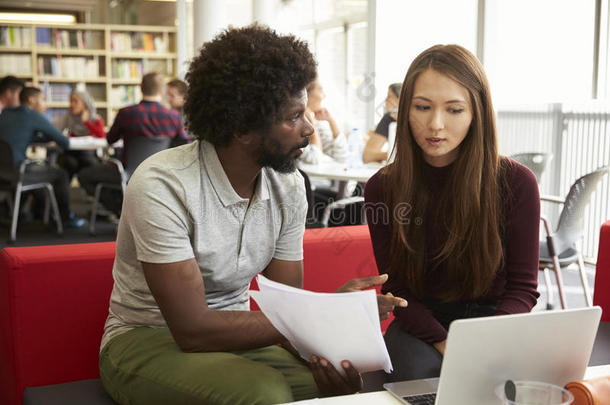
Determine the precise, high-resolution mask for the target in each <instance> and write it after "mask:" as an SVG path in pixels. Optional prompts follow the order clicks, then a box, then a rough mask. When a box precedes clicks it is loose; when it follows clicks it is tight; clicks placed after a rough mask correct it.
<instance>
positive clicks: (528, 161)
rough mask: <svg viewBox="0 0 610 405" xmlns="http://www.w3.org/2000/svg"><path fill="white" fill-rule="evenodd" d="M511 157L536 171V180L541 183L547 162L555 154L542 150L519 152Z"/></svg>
mask: <svg viewBox="0 0 610 405" xmlns="http://www.w3.org/2000/svg"><path fill="white" fill-rule="evenodd" d="M509 157H510V158H511V159H513V160H516V161H517V162H519V163H521V164H522V165H523V166H525V167H527V168H528V169H530V170H531V171H532V172H534V175H535V176H536V180H537V181H538V184H540V178H541V177H542V173H544V169H546V166H547V164H548V163H549V162H550V161H551V159H553V154H552V153H542V152H540V153H538V152H532V153H517V154H516V155H512V156H509Z"/></svg>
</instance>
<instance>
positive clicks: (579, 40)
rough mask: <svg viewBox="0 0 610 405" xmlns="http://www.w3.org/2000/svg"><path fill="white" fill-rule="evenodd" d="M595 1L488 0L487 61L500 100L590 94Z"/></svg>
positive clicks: (511, 101)
mask: <svg viewBox="0 0 610 405" xmlns="http://www.w3.org/2000/svg"><path fill="white" fill-rule="evenodd" d="M594 16H595V1H594V0H537V1H530V0H511V1H504V0H487V3H486V27H485V55H484V59H485V60H484V62H485V68H486V71H487V74H488V76H489V81H490V84H491V88H492V95H493V97H494V101H495V103H496V104H504V105H506V104H517V103H518V104H531V103H538V102H561V101H566V100H575V99H576V100H583V99H588V98H590V97H591V95H592V92H591V86H592V74H593V35H594Z"/></svg>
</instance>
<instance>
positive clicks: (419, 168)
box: [364, 45, 540, 381]
mask: <svg viewBox="0 0 610 405" xmlns="http://www.w3.org/2000/svg"><path fill="white" fill-rule="evenodd" d="M491 100H492V99H491V94H490V90H489V83H488V81H487V77H486V75H485V72H484V70H483V66H482V65H481V63H480V62H479V60H478V59H477V58H476V56H474V55H473V54H472V53H471V52H469V51H468V50H466V49H465V48H463V47H461V46H458V45H446V46H444V45H437V46H433V47H431V48H429V49H427V50H425V51H424V52H423V53H421V54H420V55H419V56H418V57H416V58H415V60H414V61H413V63H412V64H411V66H410V67H409V70H408V72H407V75H406V77H405V80H404V83H403V91H402V93H401V96H400V107H399V111H398V128H397V134H396V158H395V160H394V162H393V163H392V164H390V165H388V166H386V167H385V168H382V169H381V170H380V171H379V172H378V173H377V174H375V175H374V176H373V177H372V178H371V179H370V180H369V181H368V183H367V185H366V188H365V193H364V196H365V201H366V203H365V207H366V214H367V220H368V226H369V230H370V233H371V240H372V244H373V251H374V254H375V259H376V262H377V267H378V270H379V272H380V273H386V272H387V273H388V275H389V280H388V282H387V283H386V284H385V285H384V287H383V288H382V291H384V292H391V293H392V294H394V295H395V296H398V297H403V298H405V299H407V300H408V301H409V306H408V307H406V308H398V309H396V310H395V311H394V314H395V316H396V319H395V321H394V322H392V324H391V325H390V326H389V328H388V330H387V331H386V334H385V337H384V338H385V341H386V345H387V348H388V352H389V354H390V358H391V359H392V365H393V366H394V371H393V372H392V374H391V375H390V376H389V378H390V379H391V380H392V381H402V380H412V379H418V378H430V377H438V376H439V373H440V367H441V362H442V359H443V355H444V353H445V344H446V339H447V329H448V327H449V324H450V323H451V322H452V321H453V320H455V319H461V318H471V317H480V316H491V315H503V314H515V313H522V312H529V311H530V310H531V309H532V307H533V306H534V305H535V304H536V301H537V298H538V296H539V294H538V292H537V282H538V254H539V246H538V245H539V242H538V227H539V223H540V199H539V194H538V184H537V182H536V177H535V176H534V174H533V173H532V172H531V171H530V170H529V169H527V168H526V167H525V166H522V165H520V164H518V163H517V162H515V161H513V160H511V159H509V158H506V157H503V156H499V155H498V141H497V132H496V125H495V115H494V109H493V105H492V101H491ZM380 209H388V210H389V212H385V213H384V215H379V214H380V212H379V211H380ZM382 217H385V218H382ZM388 218H391V220H388ZM472 338H473V339H476V336H473V337H472Z"/></svg>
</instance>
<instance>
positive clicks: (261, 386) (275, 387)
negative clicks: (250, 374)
mask: <svg viewBox="0 0 610 405" xmlns="http://www.w3.org/2000/svg"><path fill="white" fill-rule="evenodd" d="M243 395H244V398H243V403H252V404H257V405H267V404H269V405H270V404H282V403H286V402H292V401H294V398H293V396H292V390H291V388H290V385H289V384H288V382H287V381H286V378H285V377H284V376H283V375H282V373H280V372H279V371H277V370H276V369H274V368H272V367H265V369H264V370H263V371H262V372H261V373H260V375H259V376H257V378H255V379H253V380H250V381H249V382H248V383H247V384H246V386H245V387H244V392H243ZM249 401H250V402H249ZM239 403H242V402H239Z"/></svg>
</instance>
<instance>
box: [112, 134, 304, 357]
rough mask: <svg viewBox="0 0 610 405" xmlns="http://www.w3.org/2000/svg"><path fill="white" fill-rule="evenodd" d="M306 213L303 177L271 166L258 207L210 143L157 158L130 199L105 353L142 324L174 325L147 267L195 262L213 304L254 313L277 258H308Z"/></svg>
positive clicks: (139, 174) (257, 195)
mask: <svg viewBox="0 0 610 405" xmlns="http://www.w3.org/2000/svg"><path fill="white" fill-rule="evenodd" d="M306 214H307V200H306V197H305V188H304V185H303V178H302V177H301V175H300V173H299V172H298V171H295V172H294V173H290V174H279V173H277V172H275V171H274V170H272V169H269V168H263V169H262V170H261V172H260V175H259V179H258V182H257V185H256V189H255V192H254V195H253V197H252V201H250V200H248V199H244V198H241V197H240V196H239V195H238V194H237V193H236V192H235V190H234V189H233V187H232V186H231V183H230V182H229V179H228V177H227V175H226V174H225V172H224V169H223V168H222V165H221V164H220V160H219V159H218V155H217V154H216V149H215V148H214V146H213V145H212V144H210V143H208V142H205V141H202V142H198V141H197V142H194V143H192V144H189V145H184V146H180V147H177V148H173V149H168V150H166V151H163V152H160V153H157V154H155V155H153V156H151V157H150V158H148V159H147V160H146V161H144V162H143V163H142V164H141V165H140V166H139V167H138V169H137V170H136V171H135V173H134V174H133V176H132V177H131V179H130V181H129V185H128V187H127V191H126V194H125V197H124V202H123V211H122V215H121V221H120V223H119V231H118V236H117V244H116V257H115V260H114V267H113V276H114V287H113V289H112V295H111V297H110V309H109V315H108V319H107V320H106V326H105V328H104V337H103V338H102V344H101V347H104V345H105V344H106V343H107V342H108V341H109V340H110V339H111V338H112V337H114V336H117V335H119V334H121V333H123V332H126V331H128V330H130V329H132V328H134V327H137V326H151V327H164V326H166V323H165V320H164V319H163V316H162V315H161V312H160V310H159V307H158V306H157V303H156V301H155V299H154V298H153V296H152V294H151V292H150V289H149V288H148V285H147V283H146V280H145V278H144V273H143V270H142V266H141V263H140V262H148V263H174V262H179V261H183V260H188V259H191V258H195V260H196V261H197V264H198V265H199V269H200V270H201V276H202V277H203V281H204V284H205V292H206V298H207V304H208V306H209V307H210V308H212V309H215V310H240V311H247V310H249V295H248V288H249V284H250V281H251V280H252V278H253V277H254V276H255V275H256V274H258V273H260V272H261V271H263V270H264V269H265V268H266V267H267V265H268V264H269V262H270V261H271V259H273V258H275V259H279V260H289V261H298V260H302V259H303V233H304V231H305V216H306Z"/></svg>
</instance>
